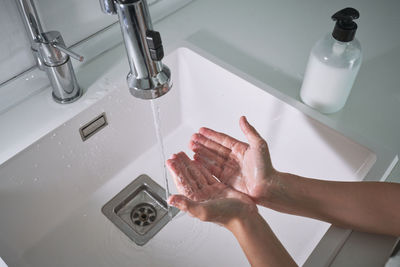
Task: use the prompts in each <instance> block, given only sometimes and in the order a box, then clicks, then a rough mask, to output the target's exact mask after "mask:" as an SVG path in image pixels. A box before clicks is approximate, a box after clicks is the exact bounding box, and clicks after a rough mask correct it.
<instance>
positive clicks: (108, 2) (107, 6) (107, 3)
mask: <svg viewBox="0 0 400 267" xmlns="http://www.w3.org/2000/svg"><path fill="white" fill-rule="evenodd" d="M99 2H100V7H101V10H102V11H103V13H105V14H108V15H115V14H117V9H116V8H115V3H114V0H99Z"/></svg>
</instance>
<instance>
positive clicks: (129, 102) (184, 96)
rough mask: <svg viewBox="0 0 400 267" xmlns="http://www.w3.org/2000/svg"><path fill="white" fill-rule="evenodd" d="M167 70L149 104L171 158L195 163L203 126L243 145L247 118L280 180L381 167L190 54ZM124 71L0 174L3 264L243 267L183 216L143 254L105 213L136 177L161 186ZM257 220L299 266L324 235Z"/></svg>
mask: <svg viewBox="0 0 400 267" xmlns="http://www.w3.org/2000/svg"><path fill="white" fill-rule="evenodd" d="M165 63H166V64H167V65H168V66H169V67H170V68H171V70H172V73H173V80H174V87H173V89H172V90H171V92H169V93H168V94H167V95H165V96H164V97H162V98H161V99H159V100H158V101H157V102H158V104H159V105H160V109H161V123H162V131H163V134H164V137H165V147H166V153H167V156H169V155H171V153H175V152H178V151H181V150H183V151H186V152H187V153H188V154H189V155H191V154H190V151H188V149H187V143H188V141H189V139H190V136H191V135H192V134H193V133H194V132H195V131H197V130H198V128H200V127H202V126H207V127H211V128H214V129H216V130H218V131H223V132H227V133H229V134H231V135H233V136H234V137H236V138H238V139H241V140H244V136H243V135H242V134H241V132H240V130H239V126H238V119H239V117H240V116H241V115H246V116H247V117H248V119H249V121H250V122H252V123H253V124H254V125H255V127H256V128H257V129H258V130H259V132H260V133H261V134H262V136H263V137H264V138H265V139H266V140H267V141H268V143H269V147H270V150H271V156H272V161H273V164H274V166H275V167H276V168H277V169H278V170H280V171H285V172H293V173H296V174H299V175H303V176H307V177H318V178H323V179H333V180H341V181H359V180H363V179H364V177H365V176H366V175H367V173H368V172H369V171H370V170H371V168H375V165H376V164H377V163H376V162H377V160H379V158H378V157H377V155H376V153H375V152H373V151H371V150H370V149H368V148H367V147H364V146H362V145H360V144H358V143H357V142H355V141H353V140H351V139H349V138H347V137H345V136H344V135H342V134H340V133H338V132H336V131H334V130H332V129H330V128H329V127H327V126H325V125H323V124H321V123H319V122H317V121H315V120H313V119H311V118H310V117H308V116H306V115H304V114H303V113H302V112H300V111H299V110H297V109H296V108H294V107H292V106H290V105H288V104H286V103H285V102H283V101H281V100H279V99H278V98H276V97H275V96H273V95H271V94H269V93H267V92H265V91H263V90H261V89H259V88H258V87H256V86H254V85H253V84H251V83H249V82H247V81H246V80H244V79H242V78H240V77H239V76H237V75H235V74H233V73H231V72H229V71H227V70H225V69H224V68H222V67H220V66H219V65H217V64H215V63H213V62H212V61H210V60H208V59H207V58H205V57H203V56H201V55H199V54H197V53H195V52H193V51H192V50H190V49H187V48H180V49H178V50H176V51H175V52H173V53H171V54H170V55H169V56H168V57H167V58H166V60H165ZM126 71H127V67H126V62H125V58H123V59H121V63H120V64H117V65H116V66H115V67H113V68H112V69H111V70H110V71H109V72H108V73H106V74H105V75H104V77H101V78H99V80H98V82H97V83H96V84H95V85H93V86H103V87H104V86H110V87H113V88H116V89H114V90H112V91H111V92H109V93H108V95H107V96H105V97H104V98H103V99H101V100H99V101H98V102H97V103H95V104H94V105H93V106H91V107H90V108H88V109H87V110H85V111H84V112H82V113H81V114H79V115H78V116H76V117H75V118H73V119H71V120H70V121H68V122H67V123H66V124H65V125H62V126H61V127H59V128H57V129H55V130H54V131H53V132H51V133H49V134H48V135H47V136H45V137H43V138H42V139H41V140H39V141H38V142H37V143H35V144H33V145H31V146H30V147H28V148H26V149H25V150H24V151H23V152H21V153H20V154H18V155H16V156H15V157H14V158H12V159H10V160H8V161H7V162H5V163H4V164H3V165H2V166H1V167H0V177H1V180H0V212H1V214H2V216H0V256H1V257H2V258H3V259H4V260H5V261H6V262H7V263H8V264H9V265H11V266H14V265H17V266H246V265H247V264H248V263H247V261H246V258H245V256H244V254H243V253H242V251H241V249H240V247H239V245H238V244H237V242H236V241H235V239H234V238H233V236H232V235H231V234H230V233H229V232H228V231H226V230H225V229H223V228H221V227H219V226H217V225H214V224H210V223H203V222H200V221H198V220H195V219H193V218H191V217H189V216H187V215H185V214H183V213H180V214H178V215H177V216H176V217H175V218H174V219H173V221H172V222H170V223H168V224H167V225H166V226H165V227H164V228H163V229H161V231H160V232H159V233H158V234H157V235H155V236H154V237H153V238H152V239H151V240H150V241H149V242H148V243H147V244H146V245H144V246H143V247H140V246H137V245H136V244H135V243H134V242H133V241H131V240H130V239H129V237H128V236H126V235H125V234H123V233H122V232H121V231H120V230H119V229H118V228H117V227H116V226H115V225H114V224H113V223H112V222H111V221H110V220H108V219H107V218H106V216H104V214H102V212H101V209H102V207H103V205H104V204H105V203H107V202H108V201H109V200H110V199H112V198H113V197H114V196H115V195H117V194H118V193H119V192H120V191H121V190H122V189H123V188H125V187H126V186H127V185H128V184H130V183H131V182H132V181H133V180H134V179H135V178H136V177H138V176H139V175H141V174H143V173H146V174H147V175H149V176H150V177H151V178H152V179H154V180H155V181H156V182H157V183H158V184H160V185H163V175H162V174H163V169H162V167H161V164H160V162H159V161H158V159H159V153H158V151H159V150H158V148H157V146H156V136H155V133H154V127H153V122H152V115H151V109H150V103H149V102H148V101H143V100H139V99H135V98H133V97H131V96H130V95H129V93H128V90H127V89H126V85H125V78H124V77H122V76H123V75H121V73H126ZM103 112H104V113H106V115H107V118H108V125H107V126H106V127H105V128H103V129H102V130H100V131H99V132H98V133H96V134H95V135H94V136H92V137H91V138H89V139H88V140H86V141H85V142H82V139H81V137H80V135H79V128H80V127H81V126H82V125H85V123H87V122H88V121H91V120H92V119H93V118H95V117H96V116H98V115H99V114H102V113H103ZM382 164H383V165H384V163H382ZM382 164H380V167H379V168H380V169H382V168H383V169H384V167H382V166H383V165H382ZM389 165H390V163H389V162H388V163H387V166H386V165H385V166H386V167H389ZM377 178H378V179H379V178H381V177H377ZM170 187H171V188H174V186H173V185H172V183H171V184H170ZM173 191H174V190H173ZM260 212H261V213H262V215H263V216H264V217H265V218H266V219H267V221H268V222H269V224H270V225H271V227H272V229H273V231H274V232H275V233H276V235H277V236H278V237H279V239H280V240H281V241H282V243H283V244H284V246H285V247H286V248H287V250H288V251H289V252H290V254H291V255H292V256H293V257H294V259H295V260H296V262H297V263H298V264H303V263H304V262H305V261H306V259H307V258H308V257H309V256H310V254H311V253H312V252H313V250H314V249H315V248H316V246H317V245H318V244H319V242H320V241H321V240H322V238H323V237H324V235H325V233H326V232H327V230H328V229H329V227H330V225H329V224H327V223H324V222H319V221H315V220H312V219H307V218H301V217H296V216H292V215H286V214H280V213H277V212H274V211H271V210H268V209H260ZM132 216H133V215H132Z"/></svg>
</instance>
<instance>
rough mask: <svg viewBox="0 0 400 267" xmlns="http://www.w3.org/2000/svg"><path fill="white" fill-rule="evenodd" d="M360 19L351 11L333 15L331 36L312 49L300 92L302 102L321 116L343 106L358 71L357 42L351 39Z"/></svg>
mask: <svg viewBox="0 0 400 267" xmlns="http://www.w3.org/2000/svg"><path fill="white" fill-rule="evenodd" d="M358 17H359V13H358V11H357V10H356V9H354V8H345V9H342V10H340V11H338V12H336V13H335V14H334V15H333V16H332V19H333V20H336V25H335V28H334V30H333V32H332V33H329V34H328V35H326V36H325V37H324V38H322V39H320V40H319V41H318V42H317V43H316V44H315V45H314V47H313V48H312V50H311V53H310V58H309V61H308V64H307V69H306V73H305V75H304V80H303V84H302V87H301V90H300V97H301V100H302V101H303V102H304V103H305V104H307V105H309V106H311V107H312V108H314V109H317V110H319V111H320V112H322V113H333V112H336V111H338V110H340V109H341V108H343V107H344V105H345V103H346V100H347V98H348V96H349V94H350V91H351V88H352V87H353V83H354V80H355V78H356V76H357V73H358V70H359V69H360V65H361V60H362V54H361V45H360V42H359V41H358V40H357V39H355V38H354V36H355V33H356V31H357V24H356V23H355V22H354V21H353V20H354V19H357V18H358Z"/></svg>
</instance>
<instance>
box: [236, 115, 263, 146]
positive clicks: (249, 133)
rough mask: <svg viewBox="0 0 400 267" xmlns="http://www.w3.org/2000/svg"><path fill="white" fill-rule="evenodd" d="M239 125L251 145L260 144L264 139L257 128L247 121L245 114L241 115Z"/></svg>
mask: <svg viewBox="0 0 400 267" xmlns="http://www.w3.org/2000/svg"><path fill="white" fill-rule="evenodd" d="M239 125H240V129H241V130H242V132H243V133H244V135H245V136H246V138H247V140H248V141H249V143H250V145H259V144H260V142H262V141H264V139H263V138H262V137H261V135H260V134H259V133H258V132H257V130H256V129H255V128H254V127H253V126H252V125H251V124H250V123H249V122H248V121H247V118H246V117H245V116H242V117H240V120H239Z"/></svg>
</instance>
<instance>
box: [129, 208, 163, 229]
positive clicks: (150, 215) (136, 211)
mask: <svg viewBox="0 0 400 267" xmlns="http://www.w3.org/2000/svg"><path fill="white" fill-rule="evenodd" d="M156 216H157V211H156V209H155V208H154V207H153V206H152V205H150V204H147V203H143V204H139V205H137V206H136V207H134V208H133V210H132V221H133V223H134V224H136V225H138V226H148V225H150V224H151V223H153V222H154V221H155V219H156Z"/></svg>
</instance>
